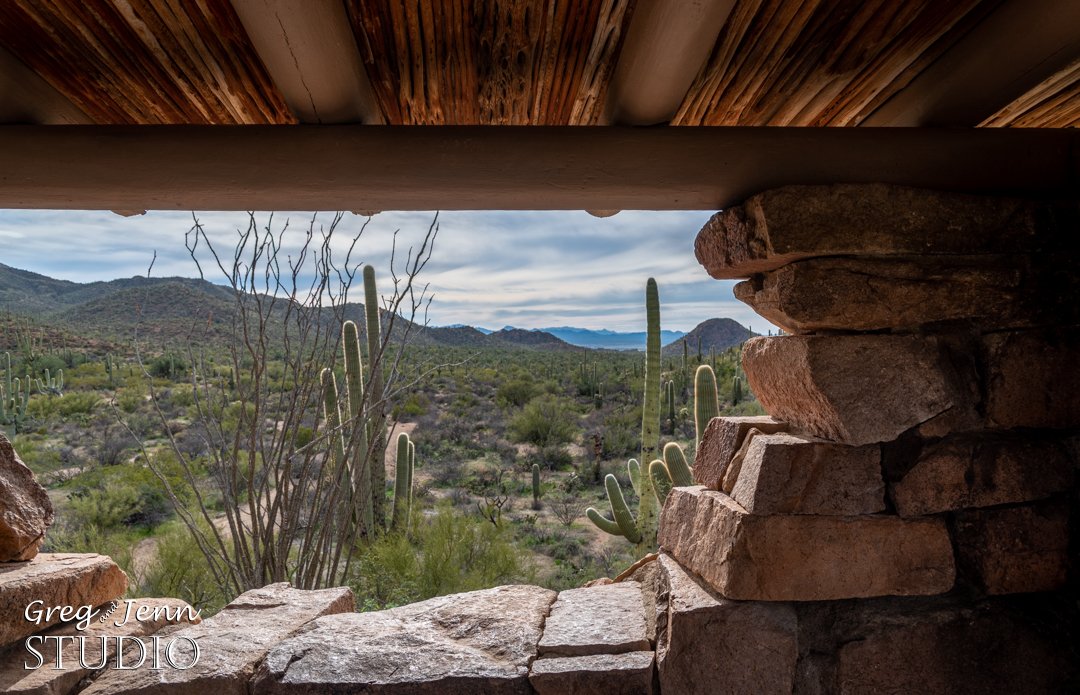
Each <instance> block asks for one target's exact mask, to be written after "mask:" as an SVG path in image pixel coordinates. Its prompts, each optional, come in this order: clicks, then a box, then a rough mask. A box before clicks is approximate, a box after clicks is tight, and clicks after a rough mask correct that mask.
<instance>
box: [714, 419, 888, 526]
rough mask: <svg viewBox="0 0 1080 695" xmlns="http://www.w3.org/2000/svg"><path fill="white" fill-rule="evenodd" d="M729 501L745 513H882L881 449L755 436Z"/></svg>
mask: <svg viewBox="0 0 1080 695" xmlns="http://www.w3.org/2000/svg"><path fill="white" fill-rule="evenodd" d="M730 496H731V498H732V499H733V500H735V501H736V502H738V503H739V504H740V505H742V507H743V508H744V509H746V511H748V512H750V513H751V514H836V515H855V514H874V513H876V512H880V511H884V510H885V482H884V480H883V479H882V477H881V449H880V447H878V446H877V445H874V444H871V445H868V446H845V445H843V444H831V443H829V442H824V441H821V440H819V439H811V438H808V437H800V436H798V435H793V434H783V433H782V434H760V435H757V436H755V437H754V438H752V439H751V440H750V441H749V444H748V446H747V451H746V454H745V456H744V457H743V460H742V466H741V469H740V472H739V477H738V480H737V481H736V482H735V485H734V486H733V488H732V490H731V493H730Z"/></svg>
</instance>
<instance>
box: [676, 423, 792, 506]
mask: <svg viewBox="0 0 1080 695" xmlns="http://www.w3.org/2000/svg"><path fill="white" fill-rule="evenodd" d="M751 429H756V430H758V431H759V432H763V433H766V434H772V433H774V432H784V431H787V425H786V424H785V423H783V422H780V421H778V420H774V419H773V418H771V417H769V416H768V415H758V416H749V417H714V418H713V419H712V420H710V421H709V425H708V426H707V427H706V428H705V433H704V434H702V435H701V445H700V446H699V447H698V451H697V454H695V456H694V480H695V481H696V482H697V483H698V484H699V485H704V486H705V487H707V488H709V489H710V490H719V489H720V485H721V483H722V481H723V479H724V473H725V471H726V470H727V467H728V464H729V463H731V459H732V458H733V457H734V456H735V453H736V452H738V450H739V447H741V446H742V445H743V441H744V440H745V439H746V434H747V432H749V431H750V430H751Z"/></svg>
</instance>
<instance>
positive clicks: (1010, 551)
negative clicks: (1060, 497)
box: [955, 502, 1069, 594]
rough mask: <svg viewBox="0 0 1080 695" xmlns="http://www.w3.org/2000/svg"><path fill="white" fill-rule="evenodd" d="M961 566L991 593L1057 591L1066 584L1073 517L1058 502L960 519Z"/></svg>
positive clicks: (974, 512) (965, 514) (982, 512)
mask: <svg viewBox="0 0 1080 695" xmlns="http://www.w3.org/2000/svg"><path fill="white" fill-rule="evenodd" d="M955 529H956V532H955V533H956V553H957V563H958V564H959V565H960V567H961V568H962V570H963V572H964V574H965V575H966V576H968V577H969V578H970V579H972V580H973V581H975V582H976V583H977V584H978V585H979V586H980V588H981V589H982V590H983V591H985V592H986V593H987V594H1013V593H1027V592H1033V591H1053V590H1054V589H1058V588H1060V587H1062V586H1063V585H1064V584H1065V578H1066V572H1067V570H1068V556H1069V512H1068V509H1067V508H1066V507H1065V505H1063V504H1061V503H1058V502H1044V503H1041V504H1035V505H1026V506H1022V507H1006V508H999V509H979V510H971V511H964V512H959V513H957V515H956V525H955Z"/></svg>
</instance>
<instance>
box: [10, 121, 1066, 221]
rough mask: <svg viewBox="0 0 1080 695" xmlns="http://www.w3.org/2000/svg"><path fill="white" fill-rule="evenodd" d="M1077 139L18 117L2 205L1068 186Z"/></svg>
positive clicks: (565, 205)
mask: <svg viewBox="0 0 1080 695" xmlns="http://www.w3.org/2000/svg"><path fill="white" fill-rule="evenodd" d="M1078 147H1080V130H1076V129H1064V130H1046V129H1033V128H967V129H944V130H935V129H922V128H769V127H763V128H696V127H687V128H621V127H616V126H597V127H589V126H565V127H543V126H529V127H513V126H492V127H485V126H472V127H459V126H439V127H424V126H416V127H411V128H400V127H389V126H305V125H297V126H292V127H288V128H285V127H279V126H243V127H239V126H235V127H220V126H218V127H207V126H160V127H156V128H146V127H142V126H6V127H0V153H2V155H0V159H2V162H3V166H2V167H0V170H2V172H3V180H4V185H3V186H0V208H55V209H111V210H154V209H180V210H191V209H211V210H264V209H277V210H336V209H346V210H350V209H351V210H431V209H445V210H462V209H465V210H467V209H496V210H498V209H519V210H520V209H525V210H528V209H587V210H618V209H717V208H722V207H726V206H728V205H730V204H733V203H735V202H738V201H740V200H742V199H744V198H745V197H746V196H748V195H751V194H753V193H756V192H760V191H762V190H765V189H768V188H774V187H776V186H782V185H787V184H816V183H834V182H837V181H847V182H853V183H855V182H875V181H880V182H885V183H897V184H906V185H911V186H919V187H925V188H940V189H945V190H963V191H974V192H979V191H981V192H995V193H1022V194H1034V195H1069V194H1074V193H1075V190H1074V188H1072V187H1074V186H1075V181H1076V180H1077V177H1078V176H1080V171H1078V167H1080V162H1078V161H1077V160H1076V158H1075V157H1073V156H1072V152H1075V151H1076V149H1077V148H1078ZM297 162H317V164H318V165H317V166H297Z"/></svg>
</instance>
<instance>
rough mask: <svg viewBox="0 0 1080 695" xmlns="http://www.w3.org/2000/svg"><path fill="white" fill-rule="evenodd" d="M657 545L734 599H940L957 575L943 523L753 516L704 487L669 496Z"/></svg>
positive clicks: (892, 518) (890, 518)
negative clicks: (888, 597)
mask: <svg viewBox="0 0 1080 695" xmlns="http://www.w3.org/2000/svg"><path fill="white" fill-rule="evenodd" d="M659 541H660V546H661V548H662V549H663V550H665V551H666V552H668V553H670V554H671V556H672V557H674V558H675V559H676V560H678V562H679V563H680V564H681V565H683V566H684V567H686V568H687V569H688V570H690V571H691V572H693V573H695V574H697V575H698V576H700V577H701V578H702V579H703V580H704V581H705V582H706V583H707V584H708V585H709V586H710V587H712V588H713V590H715V591H716V592H717V593H719V594H720V595H721V596H724V597H725V598H732V599H738V600H749V601H755V600H756V601H820V600H830V599H841V598H860V597H869V596H906V595H927V594H940V593H944V592H946V591H948V590H949V589H951V588H952V585H953V581H954V579H955V566H954V563H953V554H952V547H951V545H950V542H949V535H948V532H947V531H946V528H945V522H944V520H942V519H938V518H932V519H913V520H906V519H901V518H900V517H896V516H886V515H873V516H807V515H775V516H756V515H752V514H749V513H747V512H746V510H745V509H743V508H742V507H741V506H740V505H739V504H738V503H736V502H735V501H734V500H732V499H731V498H730V497H728V496H727V495H725V494H724V493H722V492H716V491H713V490H706V489H705V488H703V487H685V488H674V489H673V490H672V491H671V493H670V494H669V495H668V500H667V503H666V504H665V505H664V510H663V513H662V515H661V519H660V533H659Z"/></svg>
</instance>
